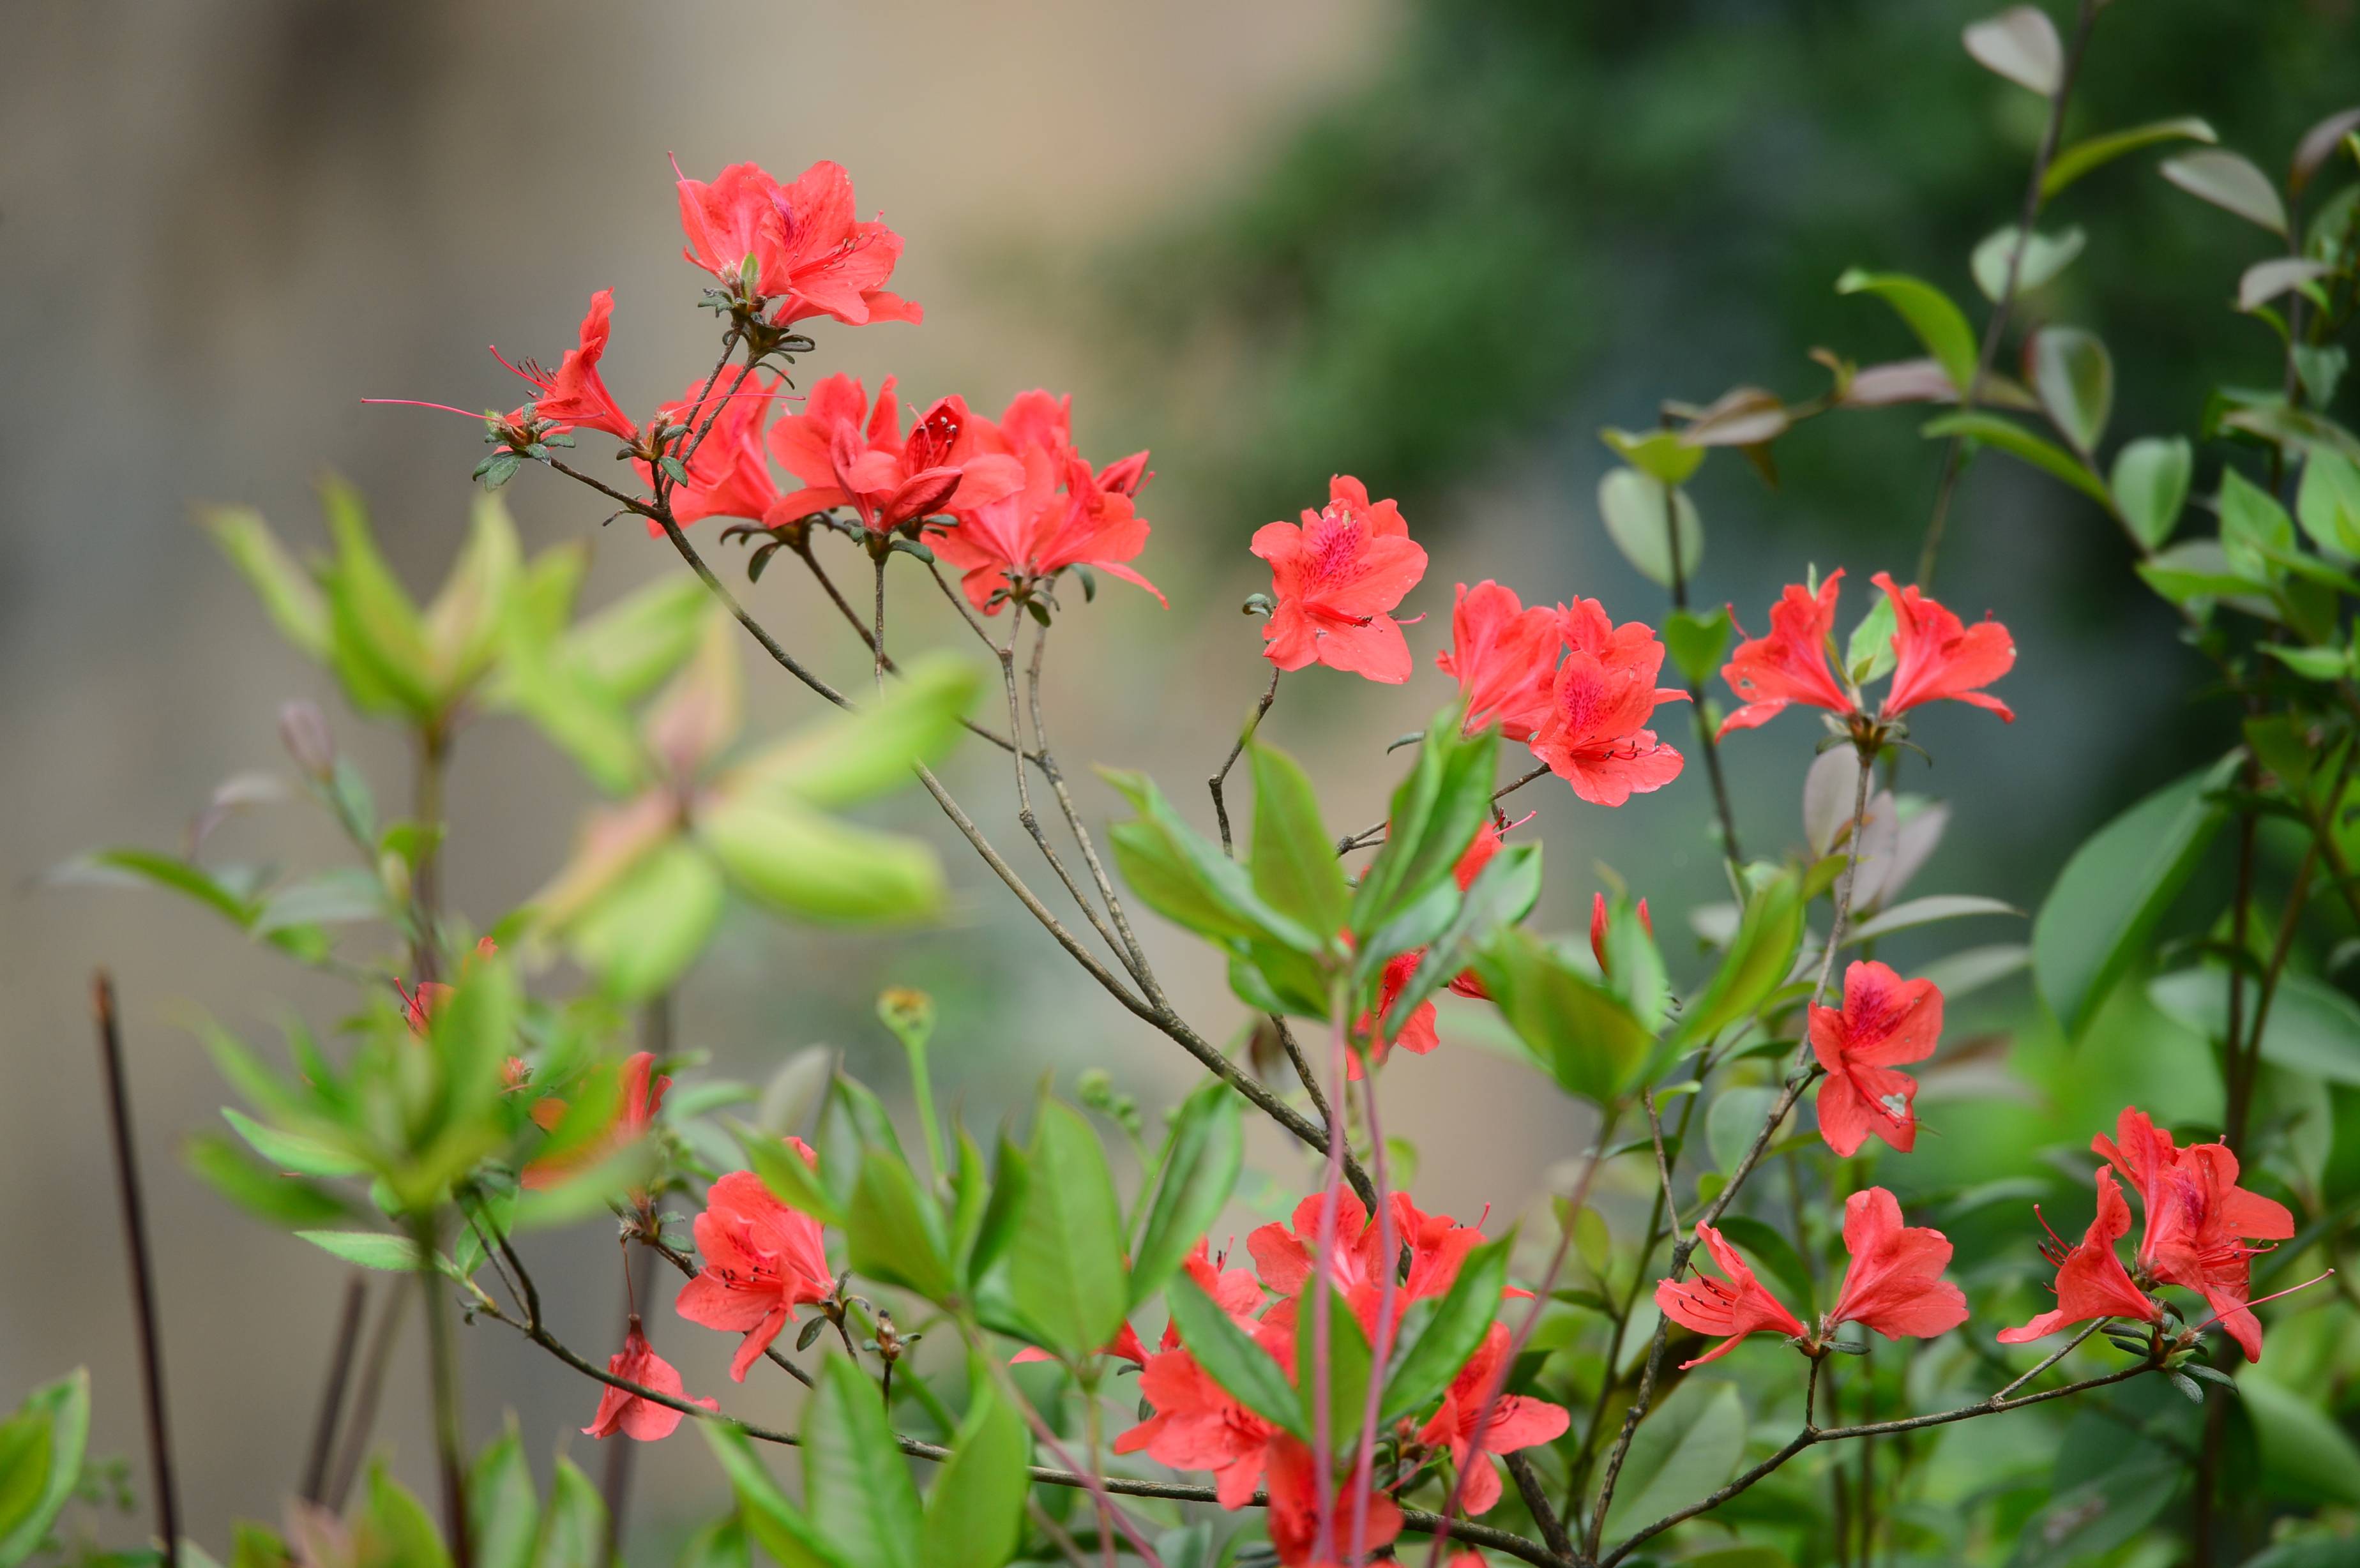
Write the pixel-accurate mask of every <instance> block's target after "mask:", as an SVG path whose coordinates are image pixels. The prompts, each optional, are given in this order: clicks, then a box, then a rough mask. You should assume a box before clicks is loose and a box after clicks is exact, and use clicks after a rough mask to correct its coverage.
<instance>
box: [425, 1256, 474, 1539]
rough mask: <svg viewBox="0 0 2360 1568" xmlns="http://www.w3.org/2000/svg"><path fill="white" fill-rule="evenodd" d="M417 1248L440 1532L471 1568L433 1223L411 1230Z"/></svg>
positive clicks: (454, 1367) (452, 1361)
mask: <svg viewBox="0 0 2360 1568" xmlns="http://www.w3.org/2000/svg"><path fill="white" fill-rule="evenodd" d="M412 1239H413V1240H414V1242H415V1243H416V1245H417V1247H418V1258H419V1263H418V1269H417V1279H418V1289H419V1290H421V1292H422V1293H423V1294H424V1295H425V1298H426V1301H425V1307H426V1358H427V1376H428V1378H429V1382H430V1385H431V1389H432V1395H433V1400H434V1450H435V1457H436V1460H437V1462H438V1464H439V1465H440V1468H441V1471H442V1478H443V1534H444V1536H445V1537H447V1538H448V1540H449V1541H450V1543H451V1557H452V1561H453V1563H455V1564H456V1565H457V1568H469V1565H470V1564H471V1563H473V1562H474V1560H475V1545H474V1542H473V1541H471V1540H470V1539H469V1530H468V1528H467V1448H466V1435H465V1432H464V1430H463V1429H462V1426H461V1418H460V1414H459V1357H458V1346H457V1345H456V1344H454V1343H453V1340H452V1338H451V1314H450V1310H449V1307H448V1305H447V1304H446V1303H445V1302H444V1301H443V1285H442V1278H443V1277H442V1275H441V1274H440V1272H438V1271H437V1270H436V1269H435V1267H434V1255H435V1252H436V1250H437V1240H436V1237H435V1235H434V1227H433V1225H432V1222H431V1221H421V1222H420V1223H419V1224H418V1225H416V1226H415V1227H414V1229H413V1233H412Z"/></svg>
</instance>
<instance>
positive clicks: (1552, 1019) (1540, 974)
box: [1475, 926, 1655, 1105]
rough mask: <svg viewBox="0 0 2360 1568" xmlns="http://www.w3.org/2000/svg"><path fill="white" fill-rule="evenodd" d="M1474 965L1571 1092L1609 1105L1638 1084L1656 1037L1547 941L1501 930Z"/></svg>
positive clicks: (1543, 1063)
mask: <svg viewBox="0 0 2360 1568" xmlns="http://www.w3.org/2000/svg"><path fill="white" fill-rule="evenodd" d="M1475 971H1476V974H1477V975H1479V976H1480V978H1481V979H1482V982H1483V987H1484V989H1485V990H1486V991H1488V992H1489V993H1490V994H1491V1000H1492V1003H1493V1004H1494V1005H1495V1006H1496V1007H1498V1008H1499V1009H1500V1016H1501V1017H1502V1018H1503V1019H1505V1020H1506V1021H1507V1024H1508V1027H1509V1028H1510V1029H1513V1030H1514V1031H1515V1033H1516V1038H1517V1039H1518V1040H1522V1041H1523V1042H1524V1047H1525V1049H1526V1050H1527V1051H1531V1052H1532V1055H1533V1060H1534V1061H1535V1062H1537V1063H1538V1064H1539V1065H1540V1067H1541V1068H1542V1070H1543V1071H1545V1072H1546V1073H1549V1074H1550V1075H1551V1076H1552V1077H1554V1078H1555V1079H1556V1080H1557V1086H1558V1087H1559V1088H1561V1089H1563V1090H1564V1091H1565V1092H1566V1093H1567V1094H1574V1095H1578V1096H1579V1097H1580V1098H1582V1099H1585V1100H1588V1101H1590V1103H1591V1104H1593V1105H1607V1104H1610V1103H1612V1101H1613V1100H1615V1099H1616V1098H1618V1097H1619V1096H1621V1095H1622V1094H1623V1093H1624V1092H1625V1091H1626V1090H1628V1089H1629V1088H1630V1087H1631V1085H1632V1084H1633V1083H1634V1082H1636V1080H1637V1077H1638V1074H1639V1072H1640V1070H1641V1069H1642V1067H1644V1064H1645V1063H1646V1061H1647V1059H1648V1055H1649V1052H1650V1050H1651V1048H1652V1047H1653V1045H1654V1044H1655V1037H1654V1036H1653V1034H1651V1033H1650V1032H1649V1030H1648V1029H1647V1028H1646V1026H1645V1025H1644V1024H1642V1023H1641V1022H1640V1021H1639V1020H1638V1019H1637V1018H1633V1017H1632V1016H1631V1011H1630V1009H1629V1008H1628V1007H1624V1006H1623V1005H1622V1002H1621V1001H1619V1000H1618V999H1616V997H1615V996H1613V994H1612V992H1610V991H1608V990H1606V989H1605V987H1603V986H1601V985H1599V984H1598V983H1597V982H1596V981H1594V980H1592V979H1590V976H1589V975H1586V974H1584V973H1583V972H1582V971H1581V970H1580V969H1579V968H1578V967H1577V966H1576V965H1574V964H1572V963H1570V962H1569V961H1568V960H1567V958H1566V957H1565V956H1564V955H1563V954H1562V953H1558V952H1557V950H1556V949H1555V948H1553V947H1551V946H1550V945H1549V944H1548V943H1546V942H1543V941H1541V940H1540V939H1539V938H1538V937H1535V936H1534V935H1532V934H1531V933H1530V932H1528V931H1523V930H1520V929H1518V928H1516V927H1513V926H1511V927H1507V928H1504V929H1502V931H1500V932H1499V934H1498V935H1497V936H1495V937H1494V938H1493V939H1492V941H1491V946H1489V947H1487V948H1485V949H1484V950H1483V952H1482V953H1480V955H1479V956H1478V957H1477V959H1476V964H1475Z"/></svg>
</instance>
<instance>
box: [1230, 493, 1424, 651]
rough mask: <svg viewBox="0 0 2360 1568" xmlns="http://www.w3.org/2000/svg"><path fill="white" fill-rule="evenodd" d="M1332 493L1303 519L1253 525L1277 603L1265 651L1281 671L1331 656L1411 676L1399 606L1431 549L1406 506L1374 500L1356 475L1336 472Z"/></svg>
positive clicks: (1264, 630)
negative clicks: (1412, 529) (1405, 513)
mask: <svg viewBox="0 0 2360 1568" xmlns="http://www.w3.org/2000/svg"><path fill="white" fill-rule="evenodd" d="M1327 497H1328V498H1327V506H1324V507H1322V508H1321V509H1320V510H1318V511H1317V512H1314V511H1309V510H1306V511H1305V512H1304V514H1303V522H1302V524H1301V525H1300V526H1299V527H1298V526H1297V525H1295V524H1294V523H1285V522H1279V523H1265V524H1263V525H1262V527H1261V528H1258V529H1256V530H1255V532H1254V537H1253V552H1254V554H1256V555H1258V556H1260V557H1262V560H1264V561H1268V562H1270V576H1271V594H1272V597H1273V599H1275V600H1276V601H1277V603H1276V605H1275V607H1274V608H1273V610H1272V611H1271V614H1270V619H1269V621H1268V622H1267V624H1265V625H1264V626H1263V627H1262V644H1263V647H1262V656H1263V657H1264V658H1266V659H1269V660H1270V661H1271V662H1272V663H1273V664H1274V665H1276V666H1278V668H1279V669H1281V670H1302V669H1304V668H1306V666H1309V665H1313V664H1324V665H1326V666H1327V668H1328V669H1330V670H1344V671H1345V672H1347V673H1349V674H1356V675H1365V676H1367V677H1368V678H1369V679H1370V680H1371V681H1385V682H1387V683H1388V684H1391V685H1396V686H1397V685H1399V684H1401V683H1402V682H1403V681H1407V680H1408V679H1409V672H1410V657H1409V642H1408V640H1407V639H1406V638H1404V637H1403V636H1402V630H1401V626H1400V624H1399V623H1398V622H1396V621H1395V620H1394V619H1393V615H1392V614H1391V612H1392V611H1393V608H1394V607H1395V606H1396V605H1398V604H1400V603H1401V602H1402V598H1403V596H1404V594H1406V593H1408V592H1409V591H1410V590H1411V589H1412V588H1415V587H1416V586H1417V583H1418V579H1419V578H1421V577H1423V576H1425V575H1426V550H1425V549H1424V547H1422V546H1420V545H1417V544H1415V543H1413V542H1411V539H1410V537H1409V525H1408V524H1406V523H1404V521H1403V520H1402V515H1401V508H1400V507H1398V506H1395V505H1393V502H1391V501H1375V502H1371V500H1370V499H1369V492H1368V487H1367V486H1366V485H1362V484H1361V483H1360V481H1359V480H1357V479H1355V478H1353V477H1352V476H1351V475H1350V474H1337V475H1336V476H1335V477H1334V478H1332V479H1330V480H1329V481H1328V482H1327Z"/></svg>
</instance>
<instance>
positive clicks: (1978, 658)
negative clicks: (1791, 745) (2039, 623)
mask: <svg viewBox="0 0 2360 1568" xmlns="http://www.w3.org/2000/svg"><path fill="white" fill-rule="evenodd" d="M1871 581H1873V582H1874V583H1875V584H1876V585H1877V586H1878V587H1879V588H1882V589H1883V590H1884V591H1885V600H1886V602H1887V603H1888V604H1891V606H1892V609H1893V636H1892V640H1891V648H1892V653H1893V681H1892V683H1891V684H1890V685H1889V686H1887V687H1886V688H1885V700H1884V702H1881V703H1880V704H1879V705H1878V706H1877V709H1876V712H1875V713H1874V716H1873V717H1872V715H1871V714H1870V713H1869V712H1868V709H1867V704H1866V699H1865V698H1863V696H1862V695H1861V691H1860V684H1859V681H1858V680H1857V679H1856V678H1854V677H1853V675H1852V673H1851V672H1850V671H1844V673H1843V674H1842V675H1841V677H1839V675H1838V673H1837V671H1843V670H1844V662H1843V659H1842V657H1841V655H1837V656H1836V665H1835V669H1834V670H1830V668H1829V667H1828V659H1829V656H1830V654H1831V653H1834V650H1835V626H1836V594H1837V593H1838V592H1839V591H1840V590H1841V586H1842V583H1843V570H1842V568H1841V567H1839V568H1837V569H1836V570H1835V571H1833V572H1829V573H1828V575H1827V578H1826V580H1825V581H1823V582H1821V583H1819V588H1818V590H1817V591H1816V592H1814V591H1813V590H1811V589H1809V588H1807V587H1805V586H1804V585H1803V584H1801V583H1789V584H1788V585H1787V587H1786V592H1785V593H1782V594H1781V595H1780V596H1779V599H1778V603H1777V604H1774V605H1772V606H1771V608H1770V635H1769V636H1767V637H1751V638H1748V639H1747V640H1746V641H1744V642H1742V643H1740V644H1738V645H1737V651H1736V652H1734V653H1732V655H1731V656H1730V659H1729V663H1728V665H1727V666H1726V667H1725V668H1724V669H1723V670H1721V675H1722V678H1723V679H1725V680H1726V681H1728V682H1729V685H1730V690H1732V691H1735V692H1736V693H1737V695H1738V698H1739V700H1740V701H1741V702H1742V703H1743V706H1741V707H1739V708H1737V709H1735V710H1733V711H1732V713H1730V715H1729V716H1728V717H1727V718H1725V719H1723V720H1722V721H1721V734H1723V735H1727V734H1728V733H1729V732H1730V731H1732V730H1750V729H1753V728H1754V727H1755V726H1756V725H1759V724H1767V723H1769V722H1770V721H1771V720H1772V719H1775V718H1776V717H1777V716H1778V715H1779V714H1780V713H1783V712H1785V711H1786V708H1787V707H1788V706H1789V705H1790V704H1793V703H1796V702H1801V703H1803V704H1805V705H1806V706H1808V707H1814V708H1824V709H1826V710H1827V711H1828V712H1829V713H1833V714H1835V715H1836V717H1837V719H1838V721H1839V722H1840V723H1841V724H1843V725H1844V726H1845V727H1846V728H1847V729H1850V730H1852V731H1854V732H1855V733H1860V732H1861V731H1862V730H1863V726H1869V725H1872V724H1874V725H1885V724H1891V723H1892V722H1893V721H1894V720H1896V719H1897V718H1899V717H1900V716H1901V715H1902V714H1903V713H1907V712H1908V711H1909V710H1910V709H1912V708H1915V707H1918V706H1920V705H1922V704H1924V703H1927V702H1935V701H1937V700H1939V699H1941V698H1946V697H1947V698H1950V699H1952V700H1954V701H1957V702H1967V703H1971V704H1972V705H1973V706H1975V707H1978V708H1987V709H1989V710H1990V711H1991V712H1993V713H1997V714H1998V715H1999V716H2000V717H2001V718H2003V719H2006V720H2009V721H2013V720H2014V719H2015V718H2016V713H2015V712H2014V711H2013V710H2012V709H2010V708H2009V707H2008V705H2007V704H2006V703H2005V702H2001V701H2000V700H1999V699H1998V698H1996V697H1994V696H1993V695H1992V694H1991V693H1990V692H1988V691H1983V687H1985V686H1988V685H1990V684H1991V683H1992V682H1993V681H1996V680H1998V679H1999V678H2000V677H2001V676H2003V675H2005V674H2006V673H2007V672H2008V670H2011V669H2013V668H2014V667H2015V665H2016V639H2015V638H2014V637H2010V636H2009V635H2008V631H2007V628H2006V627H2005V626H2002V625H2000V624H1999V623H1998V622H1997V621H1994V620H1988V619H1986V620H1984V621H1983V622H1980V623H1979V624H1977V625H1975V626H1967V625H1965V624H1964V623H1963V622H1961V620H1960V619H1959V617H1958V616H1957V615H1953V614H1951V613H1950V611H1949V610H1946V609H1944V608H1943V607H1942V606H1941V605H1939V604H1936V603H1935V602H1934V601H1933V600H1931V599H1928V597H1926V596H1925V594H1923V593H1919V592H1918V591H1917V588H1916V587H1915V586H1911V587H1907V588H1896V587H1895V586H1894V583H1893V579H1892V578H1891V577H1889V576H1887V575H1886V574H1885V573H1884V572H1878V573H1877V574H1876V575H1875V577H1874V578H1873V579H1872V580H1871Z"/></svg>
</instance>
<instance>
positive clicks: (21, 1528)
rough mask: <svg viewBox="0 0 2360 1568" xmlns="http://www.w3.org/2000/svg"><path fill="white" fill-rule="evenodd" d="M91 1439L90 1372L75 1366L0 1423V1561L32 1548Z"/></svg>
mask: <svg viewBox="0 0 2360 1568" xmlns="http://www.w3.org/2000/svg"><path fill="white" fill-rule="evenodd" d="M89 1439H90V1373H89V1371H88V1370H87V1369H86V1368H81V1367H77V1368H76V1369H75V1370H74V1371H73V1372H71V1373H70V1374H68V1375H67V1376H65V1377H60V1378H59V1379H58V1380H57V1381H56V1382H54V1383H44V1384H42V1385H41V1386H40V1387H39V1388H35V1389H34V1390H33V1391H32V1392H31V1393H30V1394H27V1396H25V1402H24V1403H23V1404H21V1405H19V1406H18V1407H16V1414H14V1415H13V1416H11V1417H10V1418H9V1419H8V1420H7V1421H5V1422H0V1565H5V1568H16V1564H17V1563H22V1562H24V1561H25V1560H26V1559H27V1558H28V1557H30V1556H31V1555H32V1554H33V1553H34V1552H35V1551H37V1550H38V1548H39V1546H40V1544H41V1541H42V1540H43V1539H44V1538H45V1537H46V1536H47V1535H48V1534H49V1527H50V1526H51V1525H52V1524H54V1523H55V1522H56V1521H57V1517H58V1515H59V1513H60V1511H62V1510H63V1509H64V1508H65V1506H66V1503H67V1502H68V1500H69V1499H71V1497H73V1492H74V1486H75V1484H76V1483H77V1482H78V1481H80V1480H81V1478H82V1454H83V1449H84V1446H85V1444H86V1443H88V1442H89Z"/></svg>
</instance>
